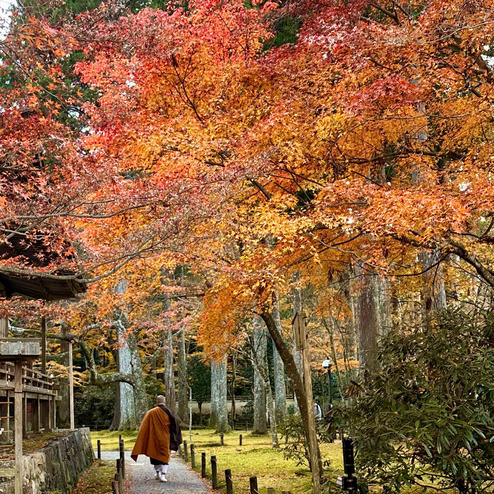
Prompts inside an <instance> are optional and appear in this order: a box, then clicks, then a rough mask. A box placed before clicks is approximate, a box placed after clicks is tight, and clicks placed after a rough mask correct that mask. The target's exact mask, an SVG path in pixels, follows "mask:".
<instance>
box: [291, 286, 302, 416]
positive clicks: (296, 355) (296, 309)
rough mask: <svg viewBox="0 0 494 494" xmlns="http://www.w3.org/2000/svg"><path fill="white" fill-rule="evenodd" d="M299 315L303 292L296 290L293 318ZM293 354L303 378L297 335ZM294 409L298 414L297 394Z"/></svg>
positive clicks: (294, 397) (294, 398) (294, 292)
mask: <svg viewBox="0 0 494 494" xmlns="http://www.w3.org/2000/svg"><path fill="white" fill-rule="evenodd" d="M297 313H302V291H301V290H299V289H294V290H293V316H294V317H295V314H297ZM292 345H293V346H292V352H293V359H294V361H295V365H296V367H297V370H298V373H299V375H300V376H301V375H302V354H301V353H300V352H299V351H298V350H297V348H296V345H295V334H294V335H293V342H292ZM293 407H294V409H295V412H296V413H298V412H299V409H298V398H297V395H296V394H295V395H294V396H293Z"/></svg>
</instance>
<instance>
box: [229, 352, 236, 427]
mask: <svg viewBox="0 0 494 494" xmlns="http://www.w3.org/2000/svg"><path fill="white" fill-rule="evenodd" d="M231 370H232V380H231V382H230V397H231V402H232V406H231V410H230V412H231V413H230V416H231V419H230V423H231V425H232V428H233V429H235V420H236V419H237V407H236V402H235V385H236V383H237V356H236V354H235V353H233V354H232V367H231Z"/></svg>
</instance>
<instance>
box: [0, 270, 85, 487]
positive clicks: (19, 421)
mask: <svg viewBox="0 0 494 494" xmlns="http://www.w3.org/2000/svg"><path fill="white" fill-rule="evenodd" d="M85 290H86V285H85V283H82V282H80V281H78V280H77V279H76V277H75V276H74V275H70V274H62V275H46V274H35V273H33V274H31V273H29V272H25V271H23V270H22V271H21V270H18V269H15V268H14V269H9V268H6V267H3V266H0V295H1V296H3V297H7V298H10V297H12V296H15V295H20V296H25V297H29V298H36V299H43V300H62V299H70V298H73V297H75V296H76V295H77V294H79V293H82V292H84V291H85ZM8 328H9V325H8V320H7V319H2V320H0V431H1V434H0V441H2V442H11V441H12V439H13V441H14V445H15V460H16V478H15V493H16V494H22V479H23V472H22V438H23V436H25V435H26V434H28V433H29V432H39V431H41V430H51V429H53V428H55V427H56V423H55V417H56V414H55V410H56V399H57V395H56V391H55V386H54V384H55V383H54V380H53V379H52V378H50V377H49V376H48V375H46V374H44V373H42V372H40V371H37V370H34V369H33V365H32V364H33V362H34V361H35V360H36V359H38V358H39V357H40V356H43V359H44V358H45V349H46V334H45V331H42V338H41V340H40V339H34V338H9V337H8ZM42 329H43V328H42ZM12 432H13V433H12Z"/></svg>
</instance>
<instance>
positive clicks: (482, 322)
mask: <svg viewBox="0 0 494 494" xmlns="http://www.w3.org/2000/svg"><path fill="white" fill-rule="evenodd" d="M493 336H494V327H493V314H492V313H490V314H487V315H486V314H478V313H477V314H466V313H464V312H461V311H460V310H450V311H443V312H440V313H437V314H436V315H435V317H434V318H433V320H430V321H429V322H428V323H427V324H426V325H425V327H418V328H412V329H410V328H408V329H396V330H394V331H393V332H391V333H390V334H389V335H388V336H387V337H386V338H385V339H384V340H383V341H382V342H381V344H380V352H379V367H380V369H379V371H378V372H376V373H375V374H374V375H372V376H370V377H367V378H366V380H365V381H364V382H362V383H361V387H358V388H357V389H358V390H359V391H358V393H357V396H356V397H354V398H353V404H352V406H350V407H348V408H346V412H345V409H343V408H342V411H343V413H345V415H346V417H345V419H346V423H347V427H348V430H349V431H350V433H351V434H352V436H353V437H354V440H355V444H356V448H357V456H356V459H357V474H358V475H359V476H360V477H361V478H362V480H363V481H364V484H367V485H372V484H379V485H381V486H382V488H383V492H385V493H391V492H392V493H399V492H401V491H402V490H403V489H404V488H406V487H408V486H412V485H415V486H433V487H435V488H437V489H441V490H442V489H453V490H454V489H457V490H458V491H459V492H460V493H462V494H477V493H481V492H493V486H494V418H493V404H494V379H493V376H494V346H493V345H494V341H493Z"/></svg>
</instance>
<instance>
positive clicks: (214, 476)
mask: <svg viewBox="0 0 494 494" xmlns="http://www.w3.org/2000/svg"><path fill="white" fill-rule="evenodd" d="M211 484H212V486H213V489H217V488H218V464H217V462H216V456H214V455H213V456H211Z"/></svg>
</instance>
